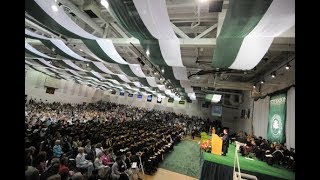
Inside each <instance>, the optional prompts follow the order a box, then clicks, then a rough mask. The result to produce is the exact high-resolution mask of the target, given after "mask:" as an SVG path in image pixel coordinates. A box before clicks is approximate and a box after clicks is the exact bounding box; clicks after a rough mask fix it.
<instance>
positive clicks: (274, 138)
mask: <svg viewBox="0 0 320 180" xmlns="http://www.w3.org/2000/svg"><path fill="white" fill-rule="evenodd" d="M268 119H269V122H268V134H267V136H268V140H269V141H271V142H278V143H284V142H285V120H286V94H285V93H282V94H279V95H275V96H272V97H271V98H270V103H269V116H268Z"/></svg>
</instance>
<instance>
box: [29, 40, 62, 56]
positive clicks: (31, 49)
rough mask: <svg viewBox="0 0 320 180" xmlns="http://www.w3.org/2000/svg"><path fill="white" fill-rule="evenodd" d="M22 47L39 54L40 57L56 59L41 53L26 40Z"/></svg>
mask: <svg viewBox="0 0 320 180" xmlns="http://www.w3.org/2000/svg"><path fill="white" fill-rule="evenodd" d="M24 47H25V48H26V49H27V50H28V51H30V52H32V53H34V54H36V55H38V56H41V57H43V58H47V59H56V58H53V57H50V56H47V55H45V54H43V53H42V52H40V51H38V50H36V49H35V48H34V47H32V46H31V45H30V44H28V43H27V42H25V43H24Z"/></svg>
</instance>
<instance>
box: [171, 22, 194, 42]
mask: <svg viewBox="0 0 320 180" xmlns="http://www.w3.org/2000/svg"><path fill="white" fill-rule="evenodd" d="M171 25H172V27H173V31H174V32H175V33H177V34H178V35H179V36H180V37H181V38H184V39H190V37H189V36H188V35H186V33H184V32H183V31H181V29H179V28H178V27H177V26H176V25H174V24H173V23H171Z"/></svg>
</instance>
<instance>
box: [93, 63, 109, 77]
mask: <svg viewBox="0 0 320 180" xmlns="http://www.w3.org/2000/svg"><path fill="white" fill-rule="evenodd" d="M92 63H93V64H94V65H95V66H96V67H97V68H99V69H100V70H101V71H103V72H105V73H107V74H114V73H113V72H111V71H110V70H109V69H108V68H107V67H106V66H105V65H104V64H103V63H102V62H95V61H92Z"/></svg>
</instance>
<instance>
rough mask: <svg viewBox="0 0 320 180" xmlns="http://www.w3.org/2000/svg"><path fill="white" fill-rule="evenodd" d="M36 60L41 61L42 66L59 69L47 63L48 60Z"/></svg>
mask: <svg viewBox="0 0 320 180" xmlns="http://www.w3.org/2000/svg"><path fill="white" fill-rule="evenodd" d="M34 59H36V60H38V61H40V62H41V63H42V64H45V65H46V66H48V67H51V68H54V69H57V67H55V66H53V65H51V64H50V63H49V62H48V61H46V60H44V59H42V58H34Z"/></svg>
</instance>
